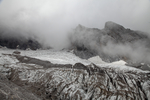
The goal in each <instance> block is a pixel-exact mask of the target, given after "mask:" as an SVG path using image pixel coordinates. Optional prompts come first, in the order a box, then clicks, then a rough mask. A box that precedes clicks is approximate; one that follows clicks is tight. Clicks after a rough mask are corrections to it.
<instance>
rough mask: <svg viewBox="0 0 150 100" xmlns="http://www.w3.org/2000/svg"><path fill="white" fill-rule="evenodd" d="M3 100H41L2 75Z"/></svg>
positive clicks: (0, 82) (0, 87)
mask: <svg viewBox="0 0 150 100" xmlns="http://www.w3.org/2000/svg"><path fill="white" fill-rule="evenodd" d="M0 99H1V100H41V99H39V98H38V97H37V96H35V95H34V94H33V93H32V92H30V91H28V90H26V89H24V88H23V87H20V86H18V85H16V84H14V83H13V82H11V81H10V80H8V78H6V76H4V75H3V74H1V73H0Z"/></svg>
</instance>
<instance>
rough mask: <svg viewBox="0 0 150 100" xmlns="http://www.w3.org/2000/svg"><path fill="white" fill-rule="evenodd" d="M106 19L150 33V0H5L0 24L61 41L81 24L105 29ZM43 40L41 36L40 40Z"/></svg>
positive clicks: (2, 5)
mask: <svg viewBox="0 0 150 100" xmlns="http://www.w3.org/2000/svg"><path fill="white" fill-rule="evenodd" d="M106 21H114V22H116V23H118V24H121V25H123V26H124V27H126V28H130V29H133V30H141V31H144V32H148V33H150V1H149V0H3V1H1V4H0V26H1V27H3V29H7V30H10V31H14V32H17V31H18V32H19V33H23V34H27V33H34V34H37V35H38V36H41V37H43V40H47V42H48V43H50V42H51V43H61V42H60V41H65V35H66V33H67V31H68V30H69V29H72V28H75V27H76V26H77V25H78V24H81V25H84V26H86V27H94V28H100V29H102V28H103V27H104V24H105V22H106ZM41 41H42V40H41Z"/></svg>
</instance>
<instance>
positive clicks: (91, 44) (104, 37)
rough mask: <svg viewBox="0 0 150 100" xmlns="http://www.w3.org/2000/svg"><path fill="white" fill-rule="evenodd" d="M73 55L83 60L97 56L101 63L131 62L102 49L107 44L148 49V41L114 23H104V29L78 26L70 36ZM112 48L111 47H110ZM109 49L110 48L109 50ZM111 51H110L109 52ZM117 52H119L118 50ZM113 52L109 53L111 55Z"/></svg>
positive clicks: (136, 32) (126, 58)
mask: <svg viewBox="0 0 150 100" xmlns="http://www.w3.org/2000/svg"><path fill="white" fill-rule="evenodd" d="M70 40H71V41H72V45H73V46H74V48H75V49H74V53H75V54H76V55H77V56H79V57H81V58H84V59H88V58H90V57H93V56H95V55H99V56H100V57H101V58H102V60H103V61H106V62H113V61H117V60H126V61H131V59H129V56H128V55H120V54H116V55H110V54H108V53H107V52H106V50H105V49H104V48H105V47H106V46H107V47H108V44H110V43H111V44H115V45H120V44H121V45H129V46H130V47H131V48H133V49H134V46H135V44H136V46H135V48H137V47H138V46H137V45H138V43H139V46H141V45H144V46H145V47H148V48H149V47H150V45H149V44H150V39H149V38H148V36H146V35H144V34H142V32H138V31H133V30H130V29H125V28H124V27H123V26H121V25H119V24H116V23H114V22H111V21H109V22H106V24H105V27H104V29H101V30H100V29H97V28H86V27H84V26H82V25H78V26H77V27H76V29H75V30H74V32H73V34H72V35H71V36H70ZM111 46H112V45H111ZM109 49H111V48H109ZM109 51H111V50H109ZM118 51H119V50H118ZM113 52H114V51H113V50H112V51H111V53H112V54H113Z"/></svg>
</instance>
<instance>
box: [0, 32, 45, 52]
mask: <svg viewBox="0 0 150 100" xmlns="http://www.w3.org/2000/svg"><path fill="white" fill-rule="evenodd" d="M0 45H1V46H4V47H7V48H10V49H22V50H26V49H27V48H30V49H32V50H36V49H39V48H41V47H42V46H41V44H40V43H39V42H38V41H36V40H35V39H33V38H26V37H24V36H22V35H17V36H7V35H4V34H0Z"/></svg>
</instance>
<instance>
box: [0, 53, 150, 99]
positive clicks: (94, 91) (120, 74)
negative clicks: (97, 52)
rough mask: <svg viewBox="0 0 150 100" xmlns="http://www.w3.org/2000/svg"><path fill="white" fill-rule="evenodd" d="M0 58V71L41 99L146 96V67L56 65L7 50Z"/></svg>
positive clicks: (149, 88)
mask: <svg viewBox="0 0 150 100" xmlns="http://www.w3.org/2000/svg"><path fill="white" fill-rule="evenodd" d="M2 59H6V60H5V62H3V63H2V62H1V66H0V72H1V73H2V74H3V75H5V76H7V78H8V79H9V80H10V81H12V82H13V83H15V84H17V85H19V86H21V87H23V88H25V89H27V90H29V91H31V92H32V93H34V94H36V95H38V96H40V99H42V100H43V99H44V100H102V99H103V100H150V99H149V98H150V72H148V71H147V72H145V71H140V70H133V71H130V70H117V69H115V68H113V67H109V66H108V67H103V66H104V65H100V66H96V65H94V64H91V65H87V66H85V65H83V64H81V63H76V64H75V65H70V64H68V65H60V64H52V63H51V62H49V61H42V60H39V59H35V58H31V57H27V56H21V55H11V54H9V55H8V54H7V55H5V54H3V55H2V57H1V61H2ZM28 100H32V99H28Z"/></svg>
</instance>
